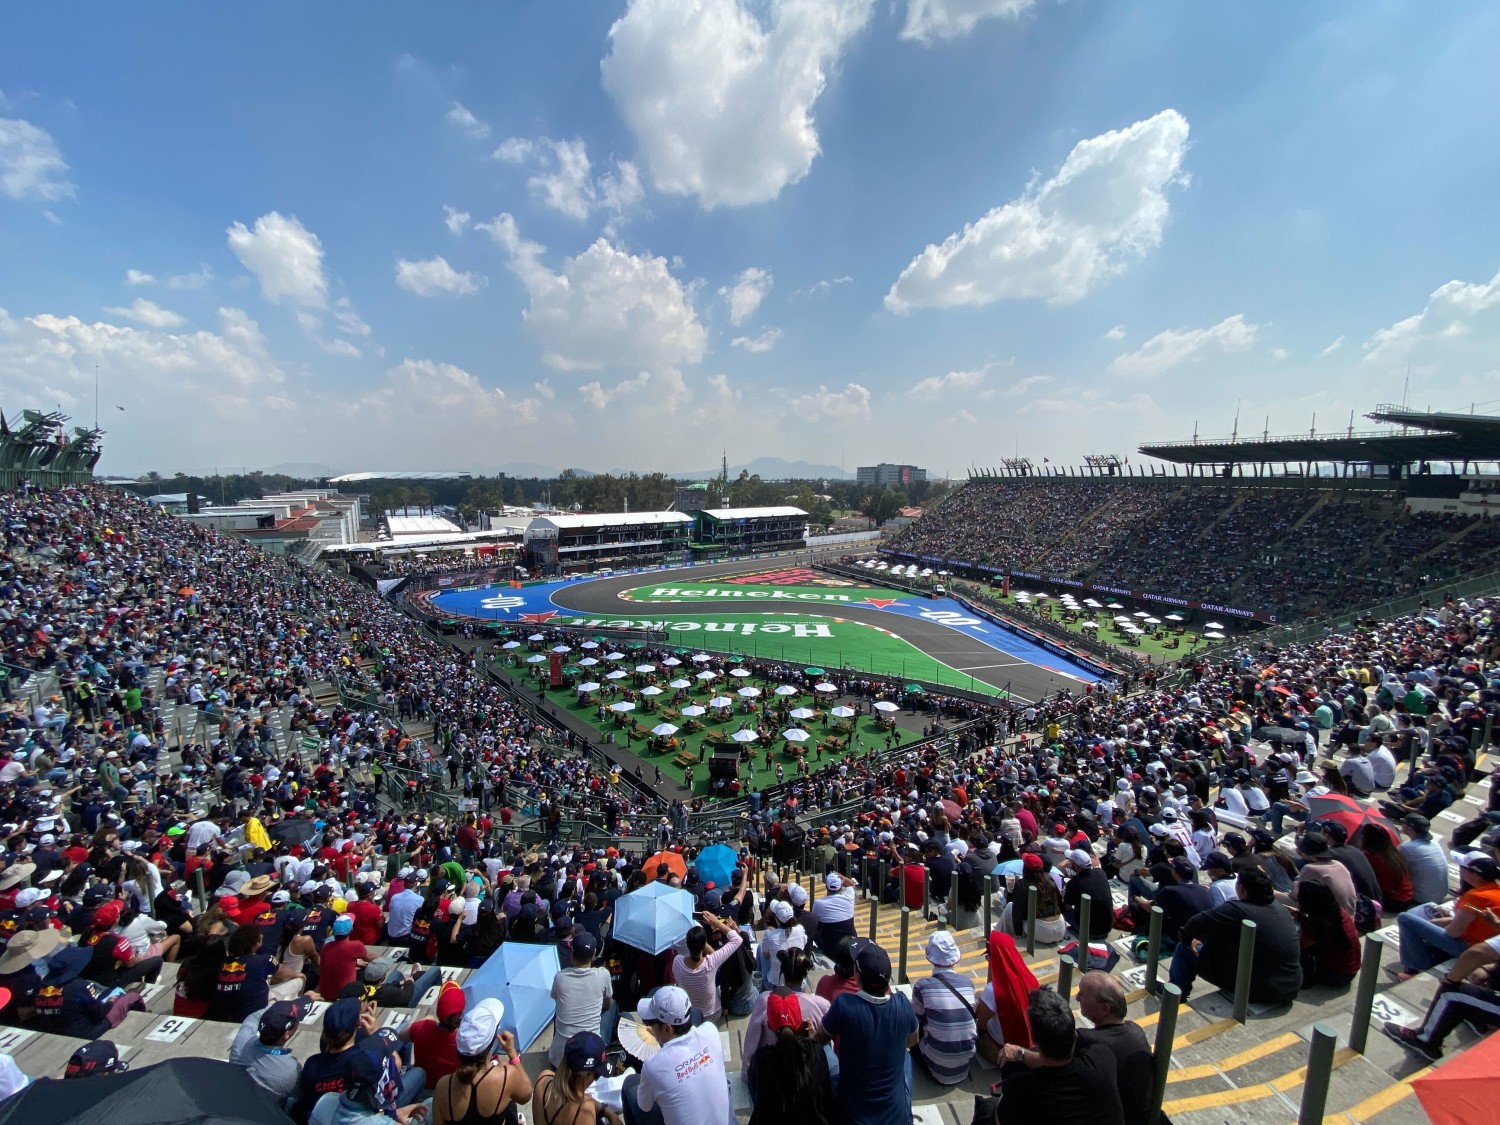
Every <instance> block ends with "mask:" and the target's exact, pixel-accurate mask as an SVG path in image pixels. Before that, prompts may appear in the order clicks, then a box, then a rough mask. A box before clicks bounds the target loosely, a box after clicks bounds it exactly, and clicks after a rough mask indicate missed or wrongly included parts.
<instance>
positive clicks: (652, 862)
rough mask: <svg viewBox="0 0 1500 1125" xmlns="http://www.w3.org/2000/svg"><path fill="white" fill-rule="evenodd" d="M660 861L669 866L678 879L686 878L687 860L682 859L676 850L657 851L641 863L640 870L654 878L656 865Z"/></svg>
mask: <svg viewBox="0 0 1500 1125" xmlns="http://www.w3.org/2000/svg"><path fill="white" fill-rule="evenodd" d="M662 863H665V864H666V865H667V866H668V867H669V868H671V870H672V874H674V875H676V876H677V877H678V878H679V879H686V878H687V860H685V859H683V858H682V856H681V855H679V854H678V853H677V852H657V853H656V854H655V855H654V856H652V857H651V858H650V859H648V860H647V861H646V862H645V863H643V864H642V865H641V870H642V871H644V872H645V873H646V874H647V875H648V876H650V877H651V878H652V879H655V878H656V868H657V865H658V864H662Z"/></svg>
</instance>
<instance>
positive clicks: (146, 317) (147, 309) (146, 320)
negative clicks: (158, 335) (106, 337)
mask: <svg viewBox="0 0 1500 1125" xmlns="http://www.w3.org/2000/svg"><path fill="white" fill-rule="evenodd" d="M104 311H105V312H107V313H108V314H109V315H110V316H119V317H124V318H125V319H126V320H133V321H135V322H136V323H137V324H144V325H145V326H146V327H147V328H180V327H181V326H182V325H183V324H186V323H187V321H186V319H185V318H183V317H182V316H180V315H179V314H177V313H174V312H173V311H172V310H171V309H164V308H162V307H161V306H160V305H158V304H156V303H155V302H154V301H148V300H146V298H144V297H137V298H136V299H135V300H134V301H132V302H131V303H130V304H129V305H128V306H127V307H125V308H119V307H113V308H107V309H105V310H104Z"/></svg>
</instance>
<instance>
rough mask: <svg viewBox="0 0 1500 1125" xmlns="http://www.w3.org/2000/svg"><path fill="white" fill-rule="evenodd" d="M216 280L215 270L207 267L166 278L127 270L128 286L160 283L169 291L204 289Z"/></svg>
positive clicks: (126, 282) (170, 275)
mask: <svg viewBox="0 0 1500 1125" xmlns="http://www.w3.org/2000/svg"><path fill="white" fill-rule="evenodd" d="M213 279H214V273H213V270H211V269H209V268H208V267H207V266H206V265H205V266H199V267H198V269H197V270H196V271H194V272H193V273H173V274H168V275H167V276H166V277H164V278H157V276H156V275H155V274H154V273H147V272H146V271H145V270H133V269H132V270H126V271H125V284H126V285H156V284H157V283H158V281H159V282H160V283H161V284H162V285H165V286H166V287H167V288H168V289H179V290H183V289H187V290H192V289H202V288H203V287H204V286H206V285H207V284H208V283H209V282H210V281H212V280H213Z"/></svg>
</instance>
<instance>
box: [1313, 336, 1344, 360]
mask: <svg viewBox="0 0 1500 1125" xmlns="http://www.w3.org/2000/svg"><path fill="white" fill-rule="evenodd" d="M1343 346H1344V338H1343V337H1342V336H1340V337H1339V338H1338V339H1337V340H1335V341H1334V342H1333V343H1331V344H1329V345H1328V346H1327V347H1326V348H1324V349H1323V350H1322V352H1320V353H1319V354H1321V355H1332V354H1333V353H1334V352H1336V351H1338V350H1339V349H1340V348H1342V347H1343Z"/></svg>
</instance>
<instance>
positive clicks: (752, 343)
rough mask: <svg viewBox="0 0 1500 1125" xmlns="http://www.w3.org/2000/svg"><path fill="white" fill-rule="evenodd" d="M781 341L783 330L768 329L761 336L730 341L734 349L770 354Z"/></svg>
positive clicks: (741, 337)
mask: <svg viewBox="0 0 1500 1125" xmlns="http://www.w3.org/2000/svg"><path fill="white" fill-rule="evenodd" d="M780 339H781V329H779V328H767V329H766V330H765V331H764V332H762V333H761V334H760V335H759V336H736V337H735V338H734V339H733V340H730V341H729V346H730V347H732V348H744V349H745V351H747V352H752V353H756V352H768V351H770V350H771V349H772V348H774V347H775V346H776V341H778V340H780Z"/></svg>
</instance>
